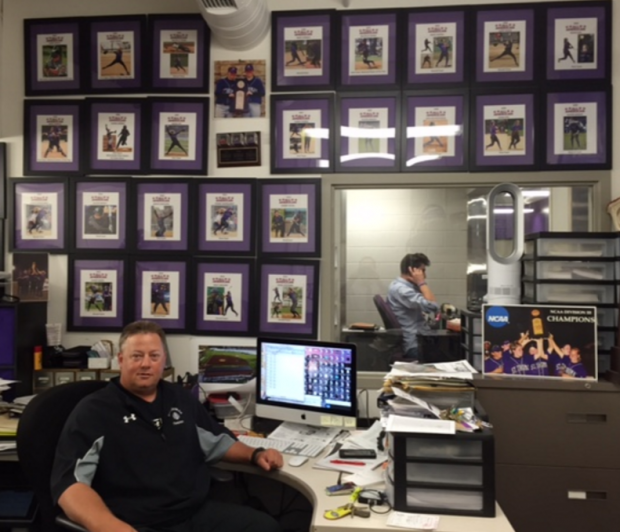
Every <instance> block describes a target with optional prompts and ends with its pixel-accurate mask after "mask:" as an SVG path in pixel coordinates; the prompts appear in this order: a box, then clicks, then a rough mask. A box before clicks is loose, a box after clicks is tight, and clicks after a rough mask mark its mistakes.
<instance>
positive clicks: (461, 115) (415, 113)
mask: <svg viewBox="0 0 620 532" xmlns="http://www.w3.org/2000/svg"><path fill="white" fill-rule="evenodd" d="M403 98H404V105H405V108H406V111H405V112H406V124H405V128H404V134H403V135H401V138H402V142H403V147H402V153H403V154H404V157H403V163H402V167H401V169H402V171H403V172H415V171H423V172H432V171H438V172H446V171H457V170H467V169H468V151H467V150H468V137H469V135H468V134H467V132H468V128H469V124H468V123H467V118H468V116H469V113H468V106H469V102H468V94H467V92H463V91H461V92H449V91H443V92H441V91H433V92H406V93H405V94H404V96H403Z"/></svg>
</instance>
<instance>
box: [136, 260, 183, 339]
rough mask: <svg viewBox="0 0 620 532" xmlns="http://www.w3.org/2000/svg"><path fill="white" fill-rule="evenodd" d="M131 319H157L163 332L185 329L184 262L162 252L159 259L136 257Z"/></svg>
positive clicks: (175, 331) (180, 331)
mask: <svg viewBox="0 0 620 532" xmlns="http://www.w3.org/2000/svg"><path fill="white" fill-rule="evenodd" d="M131 270H132V271H134V272H135V279H134V288H135V294H134V296H135V297H134V309H133V312H134V319H135V320H148V321H153V322H155V323H158V324H159V325H161V326H162V328H164V329H165V330H166V333H183V332H186V328H187V323H186V312H185V309H186V308H188V305H187V294H188V293H189V291H188V289H187V263H186V262H185V261H180V260H175V258H174V257H168V258H166V260H164V257H163V256H160V257H159V260H158V261H146V260H136V261H135V263H134V265H133V267H132V268H131Z"/></svg>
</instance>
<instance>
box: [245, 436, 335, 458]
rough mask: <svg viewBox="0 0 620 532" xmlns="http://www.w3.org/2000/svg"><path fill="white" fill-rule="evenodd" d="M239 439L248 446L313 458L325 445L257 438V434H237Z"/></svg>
mask: <svg viewBox="0 0 620 532" xmlns="http://www.w3.org/2000/svg"><path fill="white" fill-rule="evenodd" d="M238 438H239V441H240V442H241V443H245V444H246V445H247V446H248V447H254V449H256V448H258V447H264V448H265V449H276V450H277V451H280V452H281V453H284V454H294V455H296V456H308V457H310V458H314V457H315V456H318V455H319V453H320V452H321V451H322V450H323V449H325V445H323V444H320V443H301V442H290V441H286V440H270V439H269V438H259V437H257V436H239V437H238Z"/></svg>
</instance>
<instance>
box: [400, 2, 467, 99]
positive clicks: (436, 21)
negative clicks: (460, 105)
mask: <svg viewBox="0 0 620 532" xmlns="http://www.w3.org/2000/svg"><path fill="white" fill-rule="evenodd" d="M452 9H453V8H452ZM407 16H408V19H407V24H408V27H407V31H408V33H407V80H406V85H407V86H408V87H412V88H413V87H419V84H421V83H423V84H424V85H425V86H430V85H440V86H445V84H446V83H450V84H463V83H465V82H466V81H467V76H468V70H469V69H468V67H469V65H468V64H466V60H467V61H468V58H469V57H470V55H471V53H467V54H466V53H465V27H466V13H465V11H454V10H437V9H433V10H420V9H415V10H411V11H409V12H408V14H407Z"/></svg>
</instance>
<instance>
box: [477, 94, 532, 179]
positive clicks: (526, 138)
mask: <svg viewBox="0 0 620 532" xmlns="http://www.w3.org/2000/svg"><path fill="white" fill-rule="evenodd" d="M473 102H474V104H473V111H472V113H473V114H472V117H473V119H472V125H471V134H470V138H471V143H472V145H471V147H470V149H471V168H475V169H476V170H478V171H487V170H488V171H490V170H493V171H495V170H498V171H499V170H501V171H516V170H521V171H522V170H523V169H524V168H527V169H530V170H531V169H534V168H535V166H536V163H537V153H536V150H537V148H536V146H537V145H536V144H535V143H534V132H535V131H536V129H537V128H538V127H539V126H538V125H537V124H536V123H535V121H536V119H537V116H538V113H537V109H536V105H537V101H536V95H535V94H532V93H527V92H516V91H511V92H510V93H504V94H498V93H497V90H495V91H494V92H493V93H492V94H491V93H488V94H481V93H476V94H474V95H473Z"/></svg>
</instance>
